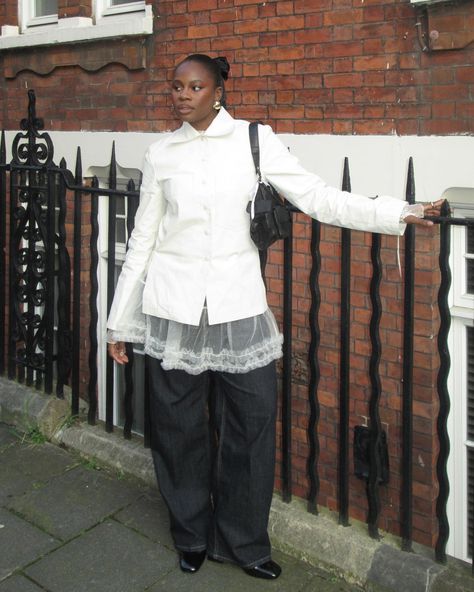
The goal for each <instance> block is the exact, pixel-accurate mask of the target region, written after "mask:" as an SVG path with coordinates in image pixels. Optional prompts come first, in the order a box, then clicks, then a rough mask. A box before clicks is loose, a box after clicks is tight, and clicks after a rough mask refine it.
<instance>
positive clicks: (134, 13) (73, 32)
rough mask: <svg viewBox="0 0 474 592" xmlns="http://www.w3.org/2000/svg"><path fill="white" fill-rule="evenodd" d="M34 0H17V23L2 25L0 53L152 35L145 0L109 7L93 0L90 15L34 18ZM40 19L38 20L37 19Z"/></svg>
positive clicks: (103, 0)
mask: <svg viewBox="0 0 474 592" xmlns="http://www.w3.org/2000/svg"><path fill="white" fill-rule="evenodd" d="M33 2H34V0H18V21H19V25H18V26H13V25H8V24H7V25H3V26H2V27H1V34H0V52H1V51H2V50H6V49H13V48H19V49H20V48H27V47H35V46H44V45H53V44H56V43H76V42H83V41H100V40H102V39H110V38H122V37H132V36H134V37H137V36H145V35H152V34H153V18H154V17H153V9H152V5H151V4H147V3H146V1H145V0H133V1H131V2H127V3H126V4H122V5H120V6H116V7H113V6H111V0H96V2H95V3H94V7H93V14H92V15H91V16H90V17H66V18H58V15H55V17H53V16H48V17H36V18H35V19H34V22H33V23H32V20H31V14H32V7H34V4H33ZM40 19H41V20H40Z"/></svg>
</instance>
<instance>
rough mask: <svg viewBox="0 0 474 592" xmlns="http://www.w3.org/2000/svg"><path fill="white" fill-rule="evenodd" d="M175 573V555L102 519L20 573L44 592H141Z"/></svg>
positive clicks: (118, 524) (112, 522)
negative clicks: (24, 574)
mask: <svg viewBox="0 0 474 592" xmlns="http://www.w3.org/2000/svg"><path fill="white" fill-rule="evenodd" d="M175 568H176V556H175V553H173V552H171V551H169V550H168V549H165V548H164V547H162V546H161V545H157V544H156V543H153V542H152V541H150V540H148V539H147V538H145V537H144V536H142V535H141V534H139V533H137V532H134V531H133V530H131V529H129V528H126V527H125V526H123V525H122V524H120V523H118V522H115V521H114V520H107V521H106V522H103V523H102V524H99V525H98V526H96V527H94V528H92V529H91V530H89V531H88V532H86V533H84V534H83V535H82V536H80V537H78V538H76V539H74V540H72V541H70V542H69V543H67V544H65V545H64V546H62V547H61V548H60V549H58V550H56V551H55V552H54V553H51V554H49V555H48V556H47V557H45V558H43V559H42V560H40V561H39V562H37V563H35V564H34V565H32V566H30V567H29V568H27V569H26V570H25V573H26V574H27V575H28V577H30V578H31V579H32V580H34V581H35V582H36V583H38V585H40V586H43V587H44V588H46V589H47V590H48V592H91V591H97V592H143V590H145V589H147V588H149V587H150V586H151V585H153V584H154V583H155V582H156V581H157V580H159V579H160V578H161V577H163V576H164V575H165V574H167V573H168V572H170V571H172V570H174V569H175ZM188 590H189V588H188ZM208 592H209V591H208Z"/></svg>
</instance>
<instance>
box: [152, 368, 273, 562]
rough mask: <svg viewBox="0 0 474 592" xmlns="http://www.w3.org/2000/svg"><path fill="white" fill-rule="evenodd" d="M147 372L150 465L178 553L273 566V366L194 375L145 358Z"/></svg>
mask: <svg viewBox="0 0 474 592" xmlns="http://www.w3.org/2000/svg"><path fill="white" fill-rule="evenodd" d="M147 368H148V373H149V383H150V390H151V421H152V454H153V461H154V464H155V470H156V475H157V480H158V484H159V487H160V491H161V494H162V496H163V498H164V500H165V502H166V504H167V506H168V510H169V514H170V524H171V534H172V536H173V539H174V543H175V545H176V548H177V549H179V550H181V551H201V550H204V549H207V551H208V554H209V555H211V556H212V557H214V558H217V559H223V560H226V561H231V562H234V563H237V564H238V565H241V566H243V567H252V566H254V565H257V564H259V563H261V562H263V561H266V560H268V559H270V553H271V549H270V540H269V537H268V533H267V526H268V516H269V511H270V504H271V499H272V493H273V481H274V467H275V420H276V393H277V388H276V370H275V363H274V362H273V363H271V364H269V365H268V366H265V367H264V368H257V369H256V370H252V371H250V372H247V373H245V374H230V373H226V372H209V371H208V372H203V373H202V374H198V375H191V374H187V373H186V372H184V371H182V370H168V371H166V370H163V369H162V367H161V363H160V361H159V360H156V359H154V358H151V357H147ZM209 401H211V405H209ZM209 408H210V412H209V411H208V409H209ZM209 413H210V416H209ZM209 420H211V421H209ZM210 425H211V426H212V427H210ZM214 443H215V444H216V446H214Z"/></svg>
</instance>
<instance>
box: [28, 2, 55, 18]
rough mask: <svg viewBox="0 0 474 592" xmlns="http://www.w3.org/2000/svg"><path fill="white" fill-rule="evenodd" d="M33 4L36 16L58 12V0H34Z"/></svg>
mask: <svg viewBox="0 0 474 592" xmlns="http://www.w3.org/2000/svg"><path fill="white" fill-rule="evenodd" d="M33 4H34V10H35V16H50V15H52V14H57V12H58V2H57V0H34V2H33Z"/></svg>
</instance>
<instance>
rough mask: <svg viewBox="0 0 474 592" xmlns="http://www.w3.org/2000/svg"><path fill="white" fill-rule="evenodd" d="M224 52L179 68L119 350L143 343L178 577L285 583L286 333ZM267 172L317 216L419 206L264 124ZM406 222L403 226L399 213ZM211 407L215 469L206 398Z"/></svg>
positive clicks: (379, 213) (149, 168)
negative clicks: (211, 566)
mask: <svg viewBox="0 0 474 592" xmlns="http://www.w3.org/2000/svg"><path fill="white" fill-rule="evenodd" d="M228 70H229V66H228V63H227V60H225V58H216V59H211V58H210V57H208V56H204V55H200V54H196V55H191V56H189V57H188V58H186V59H185V60H184V61H182V62H181V63H180V64H179V65H178V66H177V67H176V69H175V72H174V79H173V83H172V89H171V95H172V101H173V107H174V110H175V112H176V114H177V116H178V117H179V118H180V119H181V121H182V122H183V123H182V126H181V127H180V128H179V129H178V130H176V131H175V132H174V133H172V134H171V135H168V136H166V137H165V138H163V139H161V140H159V141H158V142H156V143H155V144H153V145H152V146H151V147H150V148H149V150H148V151H147V153H146V156H145V164H144V169H143V182H142V186H141V198H140V206H139V209H138V212H137V215H136V221H135V229H134V231H133V233H132V235H131V237H130V241H129V250H128V253H127V258H126V261H125V263H124V266H123V269H122V273H121V275H120V278H119V282H118V286H117V290H116V293H115V298H114V302H113V305H112V309H111V313H110V317H109V320H108V329H109V335H108V341H109V353H110V355H111V356H112V358H113V359H114V360H115V361H116V362H117V363H118V364H124V363H126V362H127V361H128V358H127V356H126V354H125V347H124V342H126V341H131V342H141V343H144V344H145V353H146V354H147V358H146V360H147V371H148V372H149V383H150V388H151V400H152V403H151V407H152V409H151V421H152V455H153V460H154V464H155V470H156V475H157V479H158V483H159V487H160V491H161V493H162V496H163V498H164V500H165V502H166V504H167V506H168V509H169V514H170V524H171V533H172V536H173V540H174V543H175V545H176V548H177V550H178V551H179V557H180V559H179V563H180V567H181V569H182V570H183V571H185V572H188V573H195V572H197V571H198V569H199V568H200V566H201V565H202V563H203V561H204V559H205V557H206V555H207V556H208V557H209V558H210V559H214V560H216V561H225V562H232V563H235V564H237V565H239V566H240V567H242V568H243V569H244V571H245V572H246V573H248V574H249V575H251V576H254V577H259V578H265V579H275V578H277V577H278V576H279V575H280V572H281V569H280V567H279V565H278V564H277V563H275V562H274V561H272V559H271V548H270V541H269V537H268V534H267V525H268V516H269V509H270V503H271V498H272V492H273V477H274V459H275V417H276V372H275V360H276V359H277V358H279V357H280V356H281V343H282V338H281V336H280V334H279V331H278V328H277V325H276V322H275V319H274V317H273V315H272V313H271V311H270V310H269V309H268V305H267V301H266V295H265V287H264V284H263V281H262V278H261V274H260V266H259V256H258V250H257V249H256V247H255V245H254V244H253V243H252V241H251V239H250V235H249V216H248V213H247V211H246V206H247V203H248V201H249V200H250V199H251V198H252V195H253V193H254V192H255V188H256V175H255V168H254V164H253V161H252V156H251V151H250V144H249V136H248V122H246V121H239V120H234V119H233V118H232V117H231V116H230V115H229V113H227V111H226V110H225V109H224V105H225V92H224V79H227V73H228ZM259 140H260V159H261V171H262V174H263V176H264V179H267V180H268V181H269V182H271V183H272V184H273V185H274V186H275V187H276V189H277V190H278V191H279V192H280V193H281V194H282V195H284V196H285V197H286V198H287V199H288V200H289V201H290V202H292V203H293V204H295V205H296V206H297V207H298V208H299V209H300V210H302V211H304V212H306V213H307V214H309V215H310V216H313V217H314V218H317V219H318V220H320V221H322V222H327V223H330V224H336V225H339V226H346V227H349V228H356V229H360V230H367V231H375V232H385V233H389V234H402V233H403V231H404V228H405V223H416V224H421V225H425V226H426V225H430V224H431V222H429V221H426V220H423V219H422V218H421V217H422V216H423V213H424V212H428V213H431V214H437V213H439V206H440V203H441V202H437V203H436V204H435V205H434V206H433V204H431V206H422V205H421V204H418V205H417V206H407V204H406V203H405V202H402V201H400V200H397V199H393V198H390V197H380V198H377V199H375V200H371V199H368V198H366V197H362V196H356V195H354V194H349V193H345V192H342V191H339V190H337V189H334V188H331V187H328V186H326V185H325V184H324V182H323V181H322V180H321V179H320V178H319V177H317V176H316V175H313V174H310V173H308V172H307V171H305V170H304V169H303V168H302V167H301V166H300V165H299V164H298V161H297V160H296V158H295V157H294V156H292V155H291V154H290V153H289V152H288V150H287V149H286V147H285V146H284V145H283V144H282V143H281V142H280V141H279V140H278V138H277V137H276V135H275V134H274V133H273V132H272V130H271V129H270V128H269V127H268V126H259ZM402 219H404V222H401V220H402ZM211 389H212V391H213V393H214V396H215V400H216V409H215V419H216V422H217V423H216V425H217V432H218V447H217V453H216V457H215V459H213V461H212V462H211V454H210V439H211V438H210V434H209V427H208V415H207V403H208V395H209V392H210V391H211Z"/></svg>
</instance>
